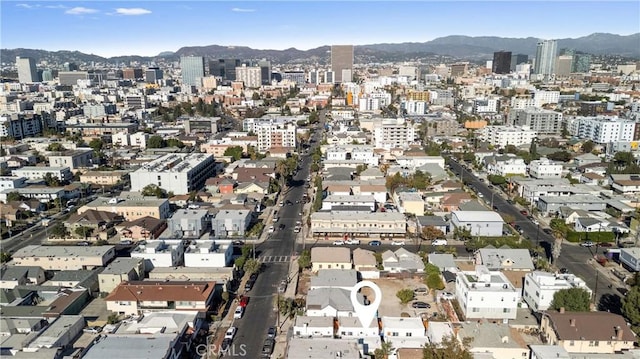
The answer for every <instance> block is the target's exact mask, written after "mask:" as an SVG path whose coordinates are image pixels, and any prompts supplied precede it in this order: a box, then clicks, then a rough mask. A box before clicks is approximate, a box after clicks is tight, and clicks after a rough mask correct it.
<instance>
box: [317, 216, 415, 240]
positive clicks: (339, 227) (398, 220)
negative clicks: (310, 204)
mask: <svg viewBox="0 0 640 359" xmlns="http://www.w3.org/2000/svg"><path fill="white" fill-rule="evenodd" d="M406 228H407V221H406V219H405V216H404V214H402V213H397V212H373V213H353V214H352V215H351V216H349V217H345V216H344V214H342V213H335V212H315V213H313V214H311V233H312V234H313V235H314V236H320V237H328V236H338V237H340V238H343V237H344V236H345V235H349V236H352V237H363V238H371V237H372V236H379V237H380V238H395V237H399V238H403V237H405V235H406V232H407V230H406Z"/></svg>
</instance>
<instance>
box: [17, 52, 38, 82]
mask: <svg viewBox="0 0 640 359" xmlns="http://www.w3.org/2000/svg"><path fill="white" fill-rule="evenodd" d="M16 67H17V68H18V81H19V82H20V83H21V84H32V83H34V82H40V79H39V78H38V77H39V76H38V69H37V68H36V60H34V59H33V58H32V57H20V56H16Z"/></svg>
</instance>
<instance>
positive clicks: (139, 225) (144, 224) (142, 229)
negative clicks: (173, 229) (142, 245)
mask: <svg viewBox="0 0 640 359" xmlns="http://www.w3.org/2000/svg"><path fill="white" fill-rule="evenodd" d="M165 229H167V222H166V221H165V220H164V219H158V218H153V217H150V216H144V217H140V218H138V219H135V220H132V221H125V222H122V223H120V224H118V225H116V230H117V231H118V232H119V233H120V238H122V239H123V240H132V241H146V240H147V239H154V238H159V237H160V235H161V234H162V232H164V230H165Z"/></svg>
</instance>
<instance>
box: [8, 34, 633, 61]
mask: <svg viewBox="0 0 640 359" xmlns="http://www.w3.org/2000/svg"><path fill="white" fill-rule="evenodd" d="M538 41H539V39H537V38H534V37H527V38H506V37H495V36H473V37H472V36H460V35H453V36H446V37H440V38H436V39H434V40H431V41H427V42H405V43H399V44H390V43H382V44H371V45H357V46H355V47H354V56H355V62H356V63H358V62H384V61H402V60H410V59H415V58H420V57H429V56H449V57H453V58H461V59H469V60H487V59H491V58H492V57H493V53H494V52H495V51H500V50H504V51H511V52H512V53H513V54H526V55H529V56H533V55H535V51H536V43H537V42H538ZM557 41H558V49H562V48H571V49H574V50H576V51H580V52H584V53H589V54H594V55H619V56H623V57H631V58H640V33H636V34H632V35H626V36H623V35H615V34H608V33H594V34H591V35H588V36H583V37H579V38H575V39H573V38H566V39H558V40H557ZM330 49H331V47H330V46H322V47H318V48H314V49H310V50H306V51H303V50H298V49H295V48H289V49H285V50H260V49H253V48H250V47H245V46H220V45H209V46H189V47H182V48H180V49H179V50H177V51H175V52H171V51H165V52H162V53H160V54H158V55H157V56H150V57H147V56H135V55H132V56H117V57H111V58H105V57H101V56H98V55H93V54H85V53H82V52H79V51H47V50H35V49H21V48H20V49H2V50H1V51H0V61H1V62H2V63H12V62H14V61H15V58H16V56H21V57H33V58H34V59H35V60H36V61H41V60H47V61H49V62H57V63H64V62H76V63H89V62H92V61H94V62H110V63H115V62H130V61H139V62H143V63H144V62H149V61H157V60H162V59H164V60H166V61H175V60H178V59H179V57H180V56H189V55H195V56H205V57H207V58H211V59H216V58H238V59H242V60H249V59H268V60H270V61H272V62H274V63H280V64H284V63H320V64H323V63H327V62H328V61H329V57H330V56H329V52H330Z"/></svg>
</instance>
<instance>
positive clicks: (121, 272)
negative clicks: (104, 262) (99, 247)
mask: <svg viewBox="0 0 640 359" xmlns="http://www.w3.org/2000/svg"><path fill="white" fill-rule="evenodd" d="M141 278H144V260H143V259H142V258H126V257H118V258H116V259H114V260H113V261H112V262H111V263H109V265H108V266H107V267H106V268H105V269H104V270H103V271H102V272H100V273H98V287H99V288H100V292H101V293H111V292H112V291H113V290H114V289H115V288H116V287H117V286H118V285H119V284H120V283H122V282H130V281H133V280H138V279H141Z"/></svg>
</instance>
